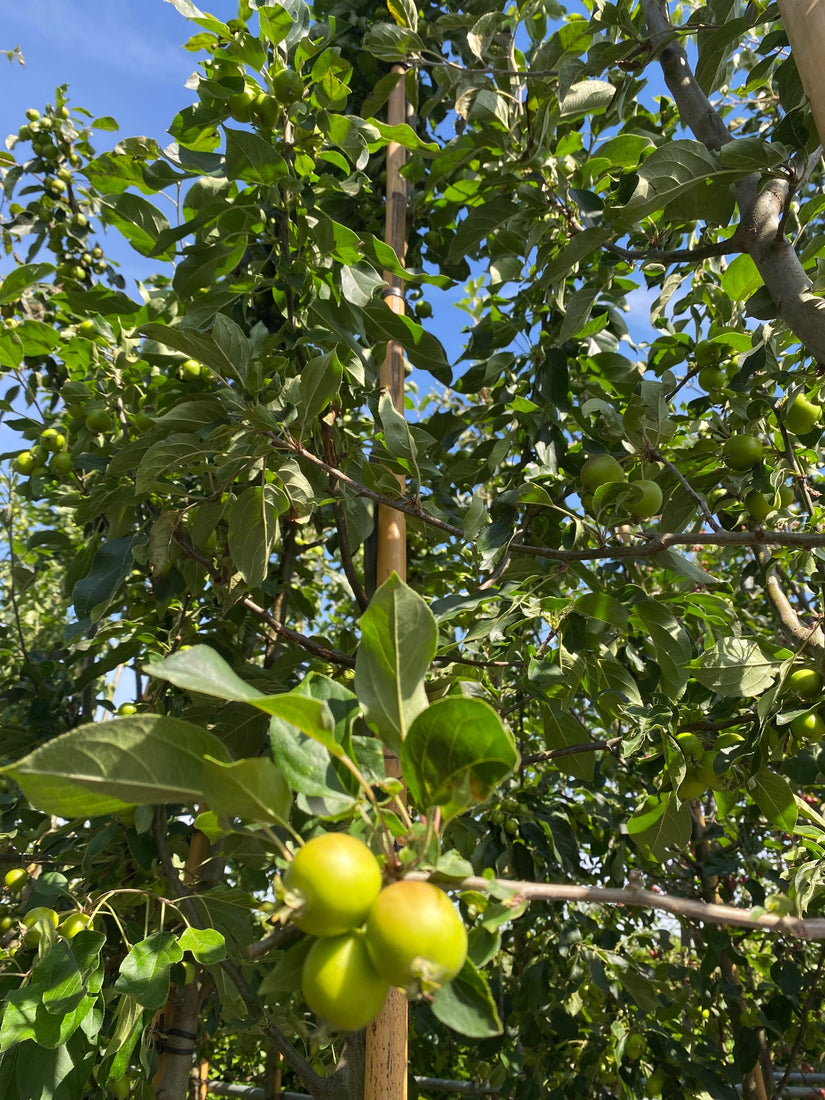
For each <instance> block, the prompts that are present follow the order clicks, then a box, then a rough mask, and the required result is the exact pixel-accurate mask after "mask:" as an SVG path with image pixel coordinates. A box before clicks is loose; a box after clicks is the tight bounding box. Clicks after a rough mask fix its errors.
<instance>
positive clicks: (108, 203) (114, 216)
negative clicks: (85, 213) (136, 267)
mask: <svg viewBox="0 0 825 1100" xmlns="http://www.w3.org/2000/svg"><path fill="white" fill-rule="evenodd" d="M99 202H100V205H101V210H102V215H103V219H104V221H106V222H108V223H109V224H110V225H114V226H115V227H116V228H117V229H118V230H119V231H120V232H121V233H122V234H123V236H124V237H125V238H126V240H127V241H128V242H129V243H130V244H131V246H132V248H134V250H135V251H136V252H139V253H140V254H141V256H154V255H155V249H156V247H157V240H158V237H159V236H160V234H161V233H163V232H164V231H166V230H167V229H168V228H169V222H168V220H167V219H166V218H165V217H164V215H163V214H162V213H161V212H160V210H158V208H157V207H156V206H153V205H152V203H150V202H149V201H148V199H144V198H142V197H141V196H140V195H133V194H130V193H129V192H123V193H122V194H119V195H102V196H101V197H100V199H99ZM160 258H162V259H169V258H170V253H168V252H167V253H163V254H161V257H160Z"/></svg>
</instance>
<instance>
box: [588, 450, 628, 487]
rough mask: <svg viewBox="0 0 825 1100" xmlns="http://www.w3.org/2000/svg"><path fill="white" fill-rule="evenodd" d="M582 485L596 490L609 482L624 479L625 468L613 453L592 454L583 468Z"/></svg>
mask: <svg viewBox="0 0 825 1100" xmlns="http://www.w3.org/2000/svg"><path fill="white" fill-rule="evenodd" d="M581 480H582V485H584V487H585V489H589V490H590V491H591V493H592V492H594V491H595V490H596V489H598V488H599V486H600V485H607V484H608V482H611V481H612V482H620V481H624V470H623V469H622V468H621V466H620V465H619V463H618V462H617V461H616V459H615V458H614V457H613V455H591V457H590V458H588V460H587V461H586V462H585V464H584V465H583V466H582V469H581Z"/></svg>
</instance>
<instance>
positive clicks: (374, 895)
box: [283, 833, 467, 1031]
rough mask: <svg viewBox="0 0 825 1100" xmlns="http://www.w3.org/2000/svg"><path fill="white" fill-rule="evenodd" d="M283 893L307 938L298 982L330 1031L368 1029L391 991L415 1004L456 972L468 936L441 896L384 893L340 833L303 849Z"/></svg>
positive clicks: (370, 867) (420, 886)
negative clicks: (395, 989)
mask: <svg viewBox="0 0 825 1100" xmlns="http://www.w3.org/2000/svg"><path fill="white" fill-rule="evenodd" d="M283 885H284V887H285V890H286V894H285V898H284V900H285V901H286V904H287V905H288V906H289V907H290V908H291V909H292V910H293V914H292V920H293V923H294V924H296V925H297V927H298V928H300V929H301V931H302V932H305V933H307V935H309V936H312V937H314V942H313V943H312V945H311V947H310V949H309V952H308V953H307V956H306V959H305V961H304V966H303V970H302V974H301V991H302V993H303V995H304V1000H305V1001H306V1003H307V1005H308V1006H309V1007H310V1009H312V1011H313V1012H314V1013H315V1014H316V1015H317V1016H319V1017H320V1018H321V1019H323V1020H325V1021H326V1022H327V1023H328V1024H329V1025H331V1026H332V1027H335V1028H340V1029H342V1030H344V1031H357V1030H359V1029H360V1028H362V1027H366V1026H367V1024H369V1023H371V1022H372V1020H374V1019H375V1017H376V1016H377V1015H378V1013H379V1012H380V1011H381V1009H382V1008H383V1005H384V1001H385V1000H386V998H387V994H388V993H389V991H390V988H391V987H393V986H395V987H398V988H401V989H403V990H404V991H405V992H406V993H407V994H408V995H409V996H417V995H418V994H420V993H422V992H428V991H432V990H436V989H439V988H440V987H441V986H443V985H446V984H447V982H450V981H452V980H453V978H455V977H456V975H457V974H458V972H459V971H460V970H461V968H462V966H463V965H464V960H465V958H466V956H467V932H466V930H465V928H464V924H463V922H462V920H461V917H460V916H459V914H458V912H457V910H456V908H455V906H454V905H453V904H452V902H451V901H450V899H449V898H448V897H447V895H446V894H445V893H443V891H441V890H439V889H438V887H436V886H433V885H432V884H431V883H429V882H419V881H413V880H410V879H401V880H400V881H398V882H393V883H391V884H390V885H389V886H384V885H383V878H382V874H381V868H380V866H379V864H378V861H377V859H376V858H375V856H374V855H373V854H372V852H371V851H370V850H369V848H368V847H367V846H366V845H365V844H363V843H362V842H361V841H360V840H357V839H356V838H355V837H352V836H349V835H348V834H347V833H324V834H322V835H320V836H317V837H313V838H312V839H311V840H309V841H308V842H307V843H306V844H305V845H304V846H303V847H302V848H301V849H300V850H299V851H298V852H297V853H296V855H295V858H294V859H293V860H292V862H291V863H290V865H289V867H288V868H287V870H286V872H285V873H284V876H283Z"/></svg>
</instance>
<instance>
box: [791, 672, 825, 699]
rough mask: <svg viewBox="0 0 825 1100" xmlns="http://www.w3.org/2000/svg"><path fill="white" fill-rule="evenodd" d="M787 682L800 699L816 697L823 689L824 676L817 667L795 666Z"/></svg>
mask: <svg viewBox="0 0 825 1100" xmlns="http://www.w3.org/2000/svg"><path fill="white" fill-rule="evenodd" d="M785 683H786V685H787V687H788V690H789V691H792V692H793V693H794V694H795V695H798V696H799V697H800V699H815V698H816V696H817V695H819V693H820V692H821V691H822V676H821V674H820V673H819V672H817V670H816V669H815V668H795V669H794V670H793V672H792V673H791V674H790V676H789V677H788V679H787V680H786V681H785Z"/></svg>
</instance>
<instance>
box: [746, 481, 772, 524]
mask: <svg viewBox="0 0 825 1100" xmlns="http://www.w3.org/2000/svg"><path fill="white" fill-rule="evenodd" d="M745 507H746V508H747V510H748V515H749V516H750V517H751V519H755V520H756V522H757V523H762V522H763V521H764V520H766V519H767V518H768V516H769V515H770V514H771V512H775V511H776V509H775V508H774V506H773V501H772V500H771V499H770V498H769V497H767V496H765V494H764V493H760V492H759V490H758V489H751V491H750V492H749V493H748V495H747V496H746V497H745Z"/></svg>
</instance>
